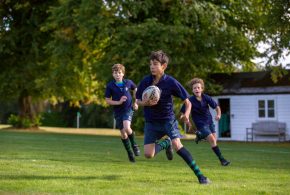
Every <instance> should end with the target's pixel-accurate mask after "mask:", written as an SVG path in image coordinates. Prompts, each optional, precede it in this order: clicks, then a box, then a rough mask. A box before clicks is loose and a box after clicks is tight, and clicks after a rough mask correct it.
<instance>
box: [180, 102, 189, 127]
mask: <svg viewBox="0 0 290 195" xmlns="http://www.w3.org/2000/svg"><path fill="white" fill-rule="evenodd" d="M183 103H184V105H185V112H184V113H183V114H182V117H181V118H182V120H183V121H184V122H185V123H186V124H187V125H188V126H191V124H190V120H189V115H190V111H191V103H190V101H189V99H188V98H187V99H185V100H184V101H183Z"/></svg>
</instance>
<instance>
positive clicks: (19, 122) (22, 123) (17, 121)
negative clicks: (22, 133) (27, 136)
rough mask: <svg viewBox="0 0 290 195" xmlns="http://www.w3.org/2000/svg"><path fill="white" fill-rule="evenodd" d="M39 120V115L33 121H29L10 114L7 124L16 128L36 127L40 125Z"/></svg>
mask: <svg viewBox="0 0 290 195" xmlns="http://www.w3.org/2000/svg"><path fill="white" fill-rule="evenodd" d="M40 119H41V116H40V115H38V116H36V117H35V118H34V119H32V120H31V119H30V118H25V117H24V118H22V117H20V116H17V115H14V114H11V115H10V117H9V118H8V124H10V125H12V126H13V127H16V128H31V127H38V126H40V125H41V122H40Z"/></svg>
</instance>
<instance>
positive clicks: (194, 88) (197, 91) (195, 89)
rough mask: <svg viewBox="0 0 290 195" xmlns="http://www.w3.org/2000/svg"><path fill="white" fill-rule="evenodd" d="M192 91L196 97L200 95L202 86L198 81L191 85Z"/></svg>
mask: <svg viewBox="0 0 290 195" xmlns="http://www.w3.org/2000/svg"><path fill="white" fill-rule="evenodd" d="M192 92H193V94H194V95H195V96H196V97H201V94H202V92H203V88H202V86H201V84H200V83H195V84H193V85H192Z"/></svg>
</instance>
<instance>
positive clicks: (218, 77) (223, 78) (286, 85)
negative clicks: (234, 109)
mask: <svg viewBox="0 0 290 195" xmlns="http://www.w3.org/2000/svg"><path fill="white" fill-rule="evenodd" d="M211 78H212V79H213V80H214V81H216V83H217V84H220V85H222V86H223V91H222V92H221V95H247V94H290V70H288V74H287V75H285V76H284V77H283V78H281V79H279V80H278V81H277V82H276V83H274V82H273V80H272V79H271V72H270V71H262V72H241V73H231V74H226V73H216V74H212V75H211Z"/></svg>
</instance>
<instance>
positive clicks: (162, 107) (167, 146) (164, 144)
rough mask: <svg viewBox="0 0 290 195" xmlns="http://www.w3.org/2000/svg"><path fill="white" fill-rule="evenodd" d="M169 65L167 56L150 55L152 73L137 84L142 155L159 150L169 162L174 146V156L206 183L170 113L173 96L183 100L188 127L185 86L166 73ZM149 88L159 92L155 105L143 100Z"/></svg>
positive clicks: (147, 156) (188, 110)
mask: <svg viewBox="0 0 290 195" xmlns="http://www.w3.org/2000/svg"><path fill="white" fill-rule="evenodd" d="M168 62H169V59H168V56H167V55H166V53H164V52H163V51H156V52H152V53H151V56H150V72H151V74H150V75H148V76H146V77H144V79H143V80H142V81H141V82H140V84H139V86H138V91H137V93H136V98H137V103H138V105H139V106H144V117H145V127H144V155H145V157H146V158H153V157H154V156H156V155H157V153H159V152H160V151H162V150H166V155H167V158H168V160H172V158H173V150H172V146H173V148H174V149H175V151H176V152H177V154H178V155H179V156H180V157H181V158H182V159H183V160H184V161H185V162H186V163H187V164H188V166H189V167H190V168H191V169H192V171H193V172H194V174H195V175H196V176H197V178H198V181H199V183H200V184H208V183H209V180H208V179H207V178H206V177H205V176H204V175H203V174H202V172H201V171H200V169H199V167H198V166H197V164H196V162H195V161H194V160H193V158H192V156H191V154H190V152H189V151H188V150H187V149H186V148H185V147H184V146H183V145H182V143H181V141H180V137H181V135H180V132H179V129H178V122H177V121H176V119H175V114H174V112H173V99H172V97H173V96H175V97H178V98H180V99H181V100H183V102H184V104H185V112H184V113H185V114H184V122H186V123H188V124H189V114H190V108H191V103H190V102H189V100H188V96H189V94H188V93H187V91H186V90H185V89H184V87H183V86H182V85H181V84H180V83H179V82H178V81H177V80H176V79H175V78H173V77H172V76H170V75H167V74H165V69H166V68H167V65H168ZM150 85H156V86H157V87H158V88H159V89H160V90H161V96H160V99H159V101H158V102H157V101H156V100H149V101H145V100H142V93H143V91H144V90H145V89H146V88H147V87H148V86H150ZM165 135H167V136H168V137H169V138H166V139H165V140H162V141H160V142H159V143H157V142H156V141H158V140H160V139H161V138H162V137H163V136H165ZM171 140H172V141H171Z"/></svg>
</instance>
